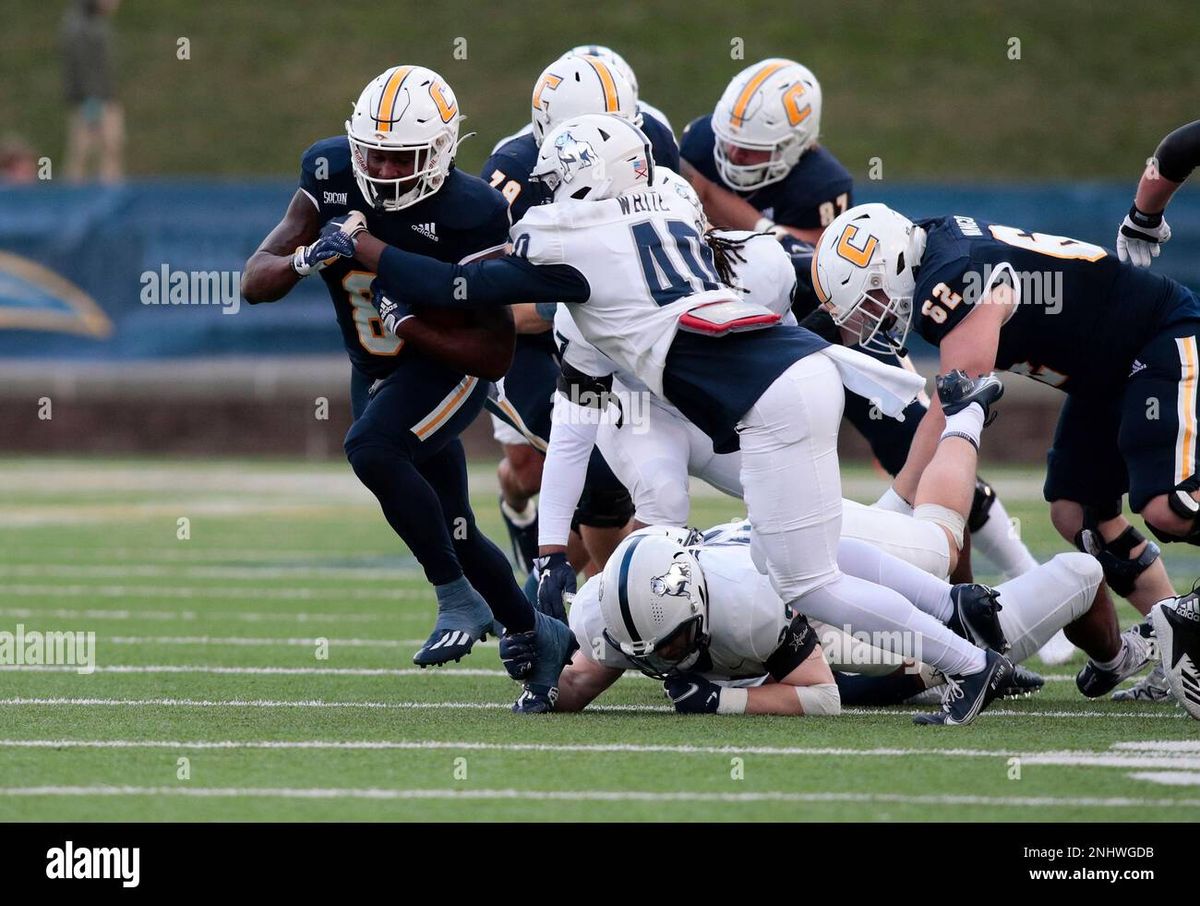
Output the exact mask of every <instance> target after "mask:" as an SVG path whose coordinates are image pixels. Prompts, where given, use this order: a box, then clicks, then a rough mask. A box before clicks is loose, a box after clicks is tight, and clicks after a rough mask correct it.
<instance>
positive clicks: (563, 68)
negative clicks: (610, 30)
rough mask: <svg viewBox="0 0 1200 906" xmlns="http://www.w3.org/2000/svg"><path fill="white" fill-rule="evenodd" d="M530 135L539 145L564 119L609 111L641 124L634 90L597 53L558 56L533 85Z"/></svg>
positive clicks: (623, 77) (638, 124)
mask: <svg viewBox="0 0 1200 906" xmlns="http://www.w3.org/2000/svg"><path fill="white" fill-rule="evenodd" d="M532 105H533V137H534V138H535V139H536V140H537V143H538V145H539V146H540V145H541V144H542V142H543V141H544V140H545V138H546V135H547V133H549V132H550V130H551V129H553V128H554V127H555V126H557V125H558V124H559V123H561V122H563V121H564V120H568V119H571V118H572V117H576V116H582V115H584V114H587V113H610V114H612V115H613V116H619V117H622V118H623V119H627V120H629V121H630V122H631V123H633V124H634V125H636V126H640V125H641V124H642V117H641V114H640V113H638V109H637V92H636V91H635V90H634V88H633V86H632V85H630V84H629V80H628V79H627V78H625V76H623V75H622V74H621V72H620V70H618V69H615V68H614V67H612V66H610V65H609V64H608V63H606V62H605V61H604V60H603V59H602V58H601V57H598V56H576V55H575V54H573V53H568V54H566V55H565V56H562V57H559V58H558V59H557V60H555V61H554V62H553V63H551V64H550V65H549V66H547V67H546V68H545V69H544V70H542V74H541V75H540V76H538V80H537V82H536V83H534V86H533V100H532Z"/></svg>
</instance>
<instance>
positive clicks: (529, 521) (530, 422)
mask: <svg viewBox="0 0 1200 906" xmlns="http://www.w3.org/2000/svg"><path fill="white" fill-rule="evenodd" d="M635 84H636V83H635V82H633V81H632V70H631V69H629V66H628V64H626V63H625V61H624V60H623V59H621V58H620V57H619V56H617V55H616V54H615V53H613V52H612V51H611V50H609V49H608V48H603V47H588V46H585V47H582V48H575V49H574V50H571V51H568V52H567V53H566V54H564V55H563V56H561V57H560V58H559V59H557V60H555V61H554V62H553V63H551V64H550V65H549V66H547V67H546V69H544V70H543V71H542V73H541V75H539V76H538V79H537V81H536V82H535V83H534V87H533V94H532V105H531V106H532V115H531V122H530V125H529V126H528V127H527V128H526V129H525V130H522V131H521V132H519V133H517V134H516V135H514V136H512V137H510V138H507V139H504V140H502V141H501V142H500V143H499V144H497V145H496V147H495V148H494V149H493V151H492V155H491V157H489V158H488V160H487V162H486V163H485V164H484V166H483V170H482V171H481V174H480V175H482V176H483V178H484V179H486V180H488V182H489V183H491V185H493V186H495V187H496V188H497V189H499V190H500V192H501V193H502V194H503V195H504V197H505V198H506V199H508V202H509V210H510V212H511V214H512V220H513V222H514V223H516V222H517V221H519V220H520V219H521V218H522V217H524V216H525V212H526V211H528V210H529V208H530V207H533V206H534V205H537V204H541V203H543V202H545V201H547V200H548V198H547V195H546V193H545V192H544V190H543V187H542V186H541V184H540V183H537V182H531V181H530V179H529V174H530V173H531V172H532V171H533V168H534V165H535V164H536V163H537V156H538V146H539V145H540V143H541V140H542V138H543V137H544V136H545V134H546V132H547V131H548V130H549V129H551V128H552V127H553V126H554V125H555V124H556V123H559V122H561V121H562V120H564V119H566V118H568V117H572V116H576V115H578V114H581V113H611V114H614V115H617V116H622V117H625V118H627V119H630V120H632V121H633V122H635V123H638V124H639V125H640V126H641V128H642V130H643V132H645V133H646V136H647V137H648V138H649V139H650V145H651V149H652V152H653V156H654V162H655V164H657V165H659V166H663V167H666V168H668V169H671V170H676V169H678V167H679V148H678V146H677V145H676V144H675V136H674V135H673V134H672V132H671V130H670V127H669V126H667V125H665V124H664V123H662V122H661V121H660V120H659V118H658V117H657V116H655V115H654V113H651V112H650V110H648V109H646V108H644V107H642V106H641V105H640V104H639V102H638V96H637V89H636V87H635ZM513 314H514V318H515V321H516V327H517V346H516V351H515V352H514V354H513V364H512V367H511V368H510V369H509V372H508V374H507V375H506V376H505V378H504V381H503V384H502V387H501V396H502V399H503V400H504V401H505V402H506V403H507V404H508V405H509V406H511V407H512V409H513V410H514V411H515V413H516V414H517V415H519V417H520V418H521V419H522V420H523V422H524V424H525V425H526V426H527V427H528V428H529V430H530V431H531V432H532V433H533V435H534V436H535V437H537V438H541V439H543V440H546V439H548V438H549V437H550V408H551V399H552V397H553V395H554V387H555V382H556V381H557V379H558V372H559V360H558V349H557V347H556V346H555V343H554V338H553V337H552V336H551V333H550V322H551V320H552V318H553V305H550V306H548V307H546V306H543V310H542V315H549V317H543V316H542V315H539V314H538V312H537V307H536V306H534V305H532V304H523V305H517V306H514V309H513ZM493 427H494V434H495V437H496V440H498V441H500V443H501V444H503V445H504V459H503V460H501V462H500V467H499V469H498V474H499V479H500V488H501V497H500V511H501V514H502V516H503V517H504V522H505V525H506V526H507V527H508V530H509V534H510V536H511V538H512V541H513V547H514V553H516V554H517V555H518V558H519V559H520V560H521V561H522V562H523V564H524V566H525V568H526V569H527V570H531V569H532V568H533V561H534V560H535V559H536V557H537V546H538V545H537V534H538V527H537V510H536V507H535V506H534V504H533V501H532V498H533V496H534V495H535V494H537V493H538V491H539V490H540V489H541V484H542V465H543V463H544V461H545V455H544V452H543V450H539V449H538V448H536V447H535V446H533V445H531V444H530V443H529V441H528V439H527V438H526V437H524V436H522V434H521V433H520V432H518V431H516V430H515V429H514V428H513V427H512V426H511V425H509V424H507V423H506V422H505V421H504V420H502V419H499V418H497V417H496V416H493ZM632 516H633V504H632V501H631V500H630V498H629V493H628V491H627V490H626V489H625V488H624V487H623V486H622V485H621V483H620V482H619V481H618V480H617V478H616V476H614V475H613V473H612V470H611V469H610V468H609V467H608V465H607V464H606V463H605V462H604V457H603V456H601V455H600V452H599V451H598V450H597V451H595V452H594V453H593V455H592V459H591V463H590V465H589V471H588V481H587V484H586V486H585V487H584V493H583V497H582V498H581V500H580V505H579V508H578V509H577V510H576V516H575V522H576V523H577V524H578V526H579V531H580V534H581V535H582V539H583V543H584V546H585V548H586V554H583V555H581V554H580V552H579V551H578V549H577V548H576V547H575V545H574V544H573V545H572V548H573V550H572V556H571V562H572V563H573V564H575V565H576V566H579V567H580V568H581V569H582V570H583V571H586V572H588V573H589V574H591V573H593V572H595V571H596V570H598V569H600V568H602V567H603V566H604V563H605V561H606V560H607V559H608V555H609V553H611V551H612V549H613V548H614V547H615V546H616V545H617V543H618V542H619V541H620V540H621V538H622V537H623V536H624V534H625V532H626V531H627V526H628V523H629V520H630V518H631V517H632ZM576 537H577V536H576V535H575V534H574V533H573V534H572V541H573V542H574V540H575V538H576ZM589 559H590V561H591V562H590V563H588V560H589Z"/></svg>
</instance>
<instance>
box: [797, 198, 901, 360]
mask: <svg viewBox="0 0 1200 906" xmlns="http://www.w3.org/2000/svg"><path fill="white" fill-rule="evenodd" d="M924 252H925V231H924V230H922V229H921V228H920V227H918V226H917V225H916V224H915V223H913V222H912V221H911V220H909V219H908V218H907V217H905V216H904V215H903V214H900V213H899V212H897V211H893V210H892V209H891V208H889V207H888V206H887V205H883V204H877V203H872V204H860V205H857V206H855V207H853V208H851V209H850V210H849V211H846V212H845V213H844V214H840V215H839V216H838V217H837V218H835V219H834V221H833V223H831V224H829V226H828V227H826V228H825V232H824V233H822V234H821V239H820V241H819V242H818V243H817V250H816V253H815V254H814V255H813V259H812V277H813V289H814V290H815V291H816V293H817V298H818V299H820V300H821V303H822V305H823V306H824V307H825V309H826V310H827V311H829V313H830V315H831V316H832V317H833V321H834V323H835V324H837V325H838V326H839V327H845V328H847V329H848V330H849V331H851V332H852V333H855V334H857V335H858V345H859V346H862V347H863V348H864V349H870V350H872V351H874V352H884V353H887V352H895V351H896V350H898V349H899V348H900V347H901V346H903V345H904V339H905V337H907V336H908V331H909V328H910V326H911V325H912V298H913V292H914V290H915V289H916V269H917V267H918V265H920V263H921V257H922V255H923V254H924Z"/></svg>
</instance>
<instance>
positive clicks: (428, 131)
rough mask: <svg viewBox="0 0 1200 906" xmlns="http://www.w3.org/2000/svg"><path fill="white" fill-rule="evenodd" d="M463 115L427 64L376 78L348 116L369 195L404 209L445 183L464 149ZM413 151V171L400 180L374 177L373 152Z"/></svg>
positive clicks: (357, 173) (353, 157)
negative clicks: (461, 142) (461, 138)
mask: <svg viewBox="0 0 1200 906" xmlns="http://www.w3.org/2000/svg"><path fill="white" fill-rule="evenodd" d="M461 121H462V115H461V114H460V113H459V110H458V101H457V99H456V98H455V97H454V92H453V91H451V90H450V86H449V85H447V84H446V82H445V80H444V79H443V78H442V77H441V76H439V75H438V74H437V73H436V72H434V71H433V70H432V69H427V68H425V67H424V66H393V67H392V68H391V69H388V70H387V71H385V72H383V73H381V74H380V75H379V76H378V77H376V78H375V79H373V80H372V81H371V83H370V84H369V85H367V87H366V88H364V89H363V91H362V94H360V95H359V97H358V101H357V102H356V103H355V105H354V112H353V113H352V114H351V115H350V119H348V120H346V134H347V136H348V137H349V139H350V161H351V165H352V167H353V168H354V178H355V180H356V181H357V182H358V187H359V189H360V190H361V191H362V193H363V197H365V198H366V199H367V201H369V202H370V203H371V205H372V206H373V207H375V208H376V209H379V210H383V211H399V210H401V209H402V208H407V207H409V206H410V205H413V204H416V203H417V202H418V201H420V200H421V199H423V198H427V197H428V196H430V195H432V194H433V193H435V192H436V191H437V190H438V189H440V188H441V187H442V183H443V182H445V180H446V176H447V175H448V174H449V173H450V166H451V164H452V163H453V162H454V154H455V151H457V150H458V142H459V138H458V127H459V123H460V122H461ZM396 151H401V152H411V153H412V155H413V172H412V173H411V174H410V175H407V176H404V177H402V178H399V179H383V178H380V177H376V176H372V175H371V169H372V166H371V164H372V160H371V157H372V154H373V153H377V152H396Z"/></svg>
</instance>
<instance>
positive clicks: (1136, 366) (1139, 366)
mask: <svg viewBox="0 0 1200 906" xmlns="http://www.w3.org/2000/svg"><path fill="white" fill-rule="evenodd" d="M1146 368H1147V365H1146V363H1145V362H1139V361H1138V360H1137V359H1134V360H1133V368H1131V369H1130V371H1129V376H1130V377H1133V376H1134V375H1135V374H1137V373H1138V372H1139V371H1145V370H1146Z"/></svg>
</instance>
